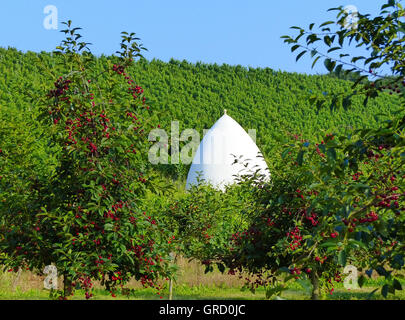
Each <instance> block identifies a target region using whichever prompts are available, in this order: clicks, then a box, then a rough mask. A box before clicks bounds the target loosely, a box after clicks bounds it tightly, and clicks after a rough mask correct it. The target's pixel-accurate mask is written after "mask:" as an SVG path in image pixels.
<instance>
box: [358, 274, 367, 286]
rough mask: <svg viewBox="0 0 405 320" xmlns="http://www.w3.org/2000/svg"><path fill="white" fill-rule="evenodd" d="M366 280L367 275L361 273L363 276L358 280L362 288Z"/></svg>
mask: <svg viewBox="0 0 405 320" xmlns="http://www.w3.org/2000/svg"><path fill="white" fill-rule="evenodd" d="M365 281H366V277H365V276H364V275H361V276H360V277H359V279H358V280H357V282H358V284H359V287H360V288H362V287H363V284H364V282H365Z"/></svg>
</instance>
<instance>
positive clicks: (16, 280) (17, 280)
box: [13, 268, 21, 292]
mask: <svg viewBox="0 0 405 320" xmlns="http://www.w3.org/2000/svg"><path fill="white" fill-rule="evenodd" d="M20 276H21V268H18V272H17V275H16V277H15V279H14V281H13V292H15V290H16V289H17V285H18V282H19V281H20Z"/></svg>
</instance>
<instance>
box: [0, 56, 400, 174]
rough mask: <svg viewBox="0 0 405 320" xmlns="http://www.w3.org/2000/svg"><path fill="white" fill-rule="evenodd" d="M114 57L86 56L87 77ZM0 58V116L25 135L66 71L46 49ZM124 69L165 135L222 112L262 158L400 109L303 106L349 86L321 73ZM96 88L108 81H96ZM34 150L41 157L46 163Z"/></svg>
mask: <svg viewBox="0 0 405 320" xmlns="http://www.w3.org/2000/svg"><path fill="white" fill-rule="evenodd" d="M116 60H117V58H115V57H106V56H101V57H93V63H94V70H95V72H94V73H95V74H94V76H95V77H96V76H97V74H98V73H99V72H100V70H102V69H103V68H105V67H107V66H108V65H112V64H114V63H115V62H116ZM0 62H1V63H0V68H1V70H0V71H1V73H2V75H3V77H2V78H1V79H0V120H1V121H6V122H7V123H12V124H13V126H16V127H18V130H20V131H22V132H20V133H19V135H24V134H26V135H32V133H33V132H32V126H33V125H34V124H33V122H35V116H36V112H37V107H38V106H37V102H38V99H37V97H38V96H39V95H40V94H41V93H42V92H43V90H47V89H48V88H49V87H51V86H52V83H53V80H52V79H54V77H55V76H56V75H59V74H62V73H63V72H65V71H67V70H64V66H63V63H62V61H61V58H60V57H58V56H55V55H53V54H51V53H46V52H41V53H34V52H27V53H23V52H20V51H17V50H16V49H13V48H8V49H4V48H0ZM128 73H129V74H130V75H131V76H132V77H133V78H134V79H135V81H136V83H137V84H138V85H140V86H142V87H143V88H144V89H145V92H146V94H147V97H148V98H149V101H148V103H149V104H150V105H151V108H152V109H153V111H154V113H155V116H154V117H155V119H154V120H155V122H156V123H160V125H161V127H162V128H164V129H166V131H167V132H170V123H171V121H176V120H178V121H179V122H180V131H182V130H184V129H186V128H195V129H197V130H199V132H200V134H201V135H202V130H203V129H209V128H210V127H211V126H212V125H213V124H214V122H215V121H216V120H217V119H218V118H219V117H220V116H221V115H222V113H223V110H224V109H227V110H229V114H230V115H231V116H232V117H233V118H234V119H235V120H236V121H238V122H239V123H240V124H241V125H242V126H243V127H244V128H245V129H246V130H248V129H256V130H257V144H258V146H259V147H260V149H261V150H262V152H263V153H264V155H265V157H266V158H267V160H269V159H271V158H272V156H273V155H274V154H275V153H276V152H277V151H279V150H280V146H281V145H283V144H284V143H285V142H287V141H288V138H289V136H291V135H295V134H298V135H302V138H303V139H319V138H321V137H322V136H323V135H324V133H328V132H334V133H345V132H347V130H350V129H352V128H360V127H363V126H365V125H366V126H370V127H375V126H376V125H377V123H378V122H381V121H383V120H384V119H386V118H388V117H389V116H391V115H392V113H393V112H395V111H396V110H398V108H399V107H398V106H399V103H398V97H397V96H390V95H389V94H388V93H387V94H384V95H382V97H379V98H378V99H376V100H375V101H374V100H373V101H370V102H369V104H368V106H367V108H365V107H364V106H363V99H362V97H354V98H353V106H352V107H351V108H350V109H348V110H345V109H344V108H340V109H339V110H337V111H336V110H335V111H333V112H331V111H330V110H329V109H328V108H324V109H320V110H318V109H317V108H316V107H315V106H313V105H312V104H311V103H310V98H311V97H312V96H313V95H319V94H323V95H324V96H325V97H326V98H328V96H329V95H331V94H332V93H336V92H345V91H347V90H349V89H350V88H351V86H352V84H353V82H351V81H346V80H340V79H338V78H336V77H333V76H328V75H305V74H296V73H287V72H281V71H278V72H276V71H274V70H272V69H269V68H265V69H260V68H259V69H254V68H245V67H242V66H230V65H221V66H219V65H216V64H213V65H211V64H203V63H196V64H192V63H189V62H187V61H177V60H171V61H170V62H168V63H165V62H162V61H159V60H153V61H147V60H144V59H142V60H140V61H138V62H137V63H135V64H134V66H131V67H130V68H129V69H128ZM99 85H101V86H103V85H105V86H107V84H106V83H105V82H103V81H100V82H99ZM25 130H28V131H25ZM40 135H41V133H39V135H37V137H38V136H40ZM45 137H46V135H44V137H43V138H42V139H40V141H37V142H36V143H37V144H38V147H37V148H36V150H37V151H38V150H44V148H45V149H46V148H47V145H48V141H47V140H46V138H45ZM34 140H36V139H34ZM0 147H1V145H0ZM38 153H39V154H38V157H39V158H40V159H41V161H46V162H49V161H51V159H49V158H48V157H45V158H41V152H38ZM268 162H269V161H268ZM270 162H271V161H270ZM187 168H188V167H187V166H186V168H184V167H183V166H181V165H180V166H162V167H161V170H163V171H165V172H166V173H169V174H170V175H171V176H173V177H178V176H179V175H180V177H181V178H184V175H185V174H186V172H187Z"/></svg>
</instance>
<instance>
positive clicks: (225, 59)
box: [0, 0, 386, 73]
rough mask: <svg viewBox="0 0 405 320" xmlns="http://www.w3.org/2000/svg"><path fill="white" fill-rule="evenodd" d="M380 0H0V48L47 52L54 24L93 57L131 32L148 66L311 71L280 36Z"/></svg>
mask: <svg viewBox="0 0 405 320" xmlns="http://www.w3.org/2000/svg"><path fill="white" fill-rule="evenodd" d="M385 2H386V1H385V0H384V1H383V0H290V1H285V0H281V1H280V0H277V1H274V0H249V1H246V0H245V1H241V0H171V1H170V0H0V46H1V47H8V46H10V47H15V48H17V49H19V50H22V51H27V50H31V51H37V52H39V51H51V50H53V49H54V48H55V46H57V45H58V44H59V43H60V41H61V40H62V39H63V34H61V33H60V32H59V31H60V30H61V29H63V28H62V27H63V26H62V25H61V24H60V22H62V21H66V20H68V19H70V20H72V21H73V24H74V25H75V26H79V27H82V28H83V30H82V32H81V33H82V35H83V36H84V40H86V41H87V42H91V43H92V44H93V45H92V46H91V50H92V52H93V53H95V54H97V55H99V54H101V53H104V54H112V53H114V52H115V51H116V50H117V49H118V44H119V42H120V32H121V31H128V32H136V33H137V35H138V36H139V37H140V38H141V39H142V43H143V44H144V45H145V47H146V48H148V50H149V52H147V53H145V57H146V58H147V59H148V60H151V59H153V58H156V59H160V60H163V61H168V60H170V58H175V59H178V60H183V59H186V60H188V61H190V62H197V61H202V62H206V63H215V62H216V63H218V64H222V63H227V64H230V65H238V64H240V65H243V66H251V67H270V68H272V69H275V70H279V69H280V70H285V71H295V72H306V73H324V72H325V68H324V67H323V66H322V64H320V65H319V66H318V67H317V68H315V69H314V70H311V63H310V60H309V58H305V59H302V60H301V61H299V62H298V63H296V62H295V55H293V54H291V52H290V47H289V46H287V45H286V44H284V43H283V41H282V39H280V36H282V35H285V34H290V35H291V34H294V33H293V30H289V27H291V26H293V25H297V26H301V27H307V26H308V24H309V23H311V22H319V23H321V22H324V21H327V20H331V19H332V18H334V17H335V15H336V13H334V12H327V9H328V8H331V7H337V6H339V5H343V6H346V5H354V6H356V7H357V8H358V9H359V11H360V12H364V13H366V12H367V13H371V14H376V13H378V12H379V9H380V7H381V5H382V4H384V3H385ZM47 5H54V6H55V7H56V8H57V9H58V30H52V29H51V30H47V29H46V28H45V27H44V25H43V21H44V19H45V17H46V16H47V15H46V14H45V13H44V8H45V7H46V6H47Z"/></svg>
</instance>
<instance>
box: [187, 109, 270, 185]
mask: <svg viewBox="0 0 405 320" xmlns="http://www.w3.org/2000/svg"><path fill="white" fill-rule="evenodd" d="M236 159H238V161H235V160H236ZM257 170H259V173H260V174H262V175H264V176H265V178H266V179H270V172H269V169H268V167H267V164H266V161H265V160H264V158H263V155H262V153H261V152H260V150H259V148H258V147H257V146H256V144H255V143H254V141H253V139H252V138H251V137H250V136H249V135H248V134H247V132H246V131H245V130H244V129H243V128H242V127H241V126H240V125H239V124H238V123H237V122H236V121H235V120H234V119H232V118H231V117H230V116H228V115H227V114H226V110H225V114H224V115H223V116H222V117H221V118H220V119H219V120H218V121H217V122H216V123H215V124H214V125H213V126H212V128H211V129H210V130H209V131H208V132H207V134H206V135H205V136H204V138H203V140H202V141H201V143H200V145H199V147H198V149H197V152H196V154H195V156H194V159H193V163H192V164H191V168H190V171H189V173H188V176H187V184H186V189H189V188H190V187H191V185H197V184H198V177H199V178H200V180H201V181H200V182H201V183H209V184H211V185H212V186H213V187H215V188H216V189H219V190H224V189H225V186H226V185H228V184H233V183H235V178H236V176H237V175H242V174H249V173H253V172H255V171H257Z"/></svg>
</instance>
